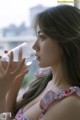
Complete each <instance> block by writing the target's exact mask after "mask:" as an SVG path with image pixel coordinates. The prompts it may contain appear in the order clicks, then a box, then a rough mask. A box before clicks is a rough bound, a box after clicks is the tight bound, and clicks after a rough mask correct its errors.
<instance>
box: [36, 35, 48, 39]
mask: <svg viewBox="0 0 80 120" xmlns="http://www.w3.org/2000/svg"><path fill="white" fill-rule="evenodd" d="M37 38H38V40H45V38H46V37H45V36H44V35H38V37H37Z"/></svg>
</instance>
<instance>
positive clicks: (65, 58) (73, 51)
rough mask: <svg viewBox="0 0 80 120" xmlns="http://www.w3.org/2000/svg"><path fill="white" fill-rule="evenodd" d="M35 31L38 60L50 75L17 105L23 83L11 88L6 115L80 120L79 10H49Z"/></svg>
mask: <svg viewBox="0 0 80 120" xmlns="http://www.w3.org/2000/svg"><path fill="white" fill-rule="evenodd" d="M35 31H36V35H37V40H36V42H35V44H34V45H33V49H34V50H35V51H36V59H37V60H38V62H39V66H40V67H51V72H50V73H49V74H48V75H47V76H44V77H41V78H38V79H36V80H35V81H33V82H32V83H31V84H30V86H29V88H28V90H27V91H26V93H25V94H24V95H23V97H22V98H21V100H19V101H18V102H17V103H16V105H15V101H16V97H17V93H18V90H19V88H20V84H21V83H20V82H18V84H17V85H16V87H15V88H16V90H14V89H13V87H12V88H10V89H9V90H8V92H7V99H6V106H7V111H8V112H12V113H13V118H15V120H80V10H79V9H78V8H76V7H73V6H69V5H61V6H56V7H52V8H49V9H47V10H45V11H43V12H42V13H40V14H38V15H37V17H36V20H35ZM23 76H24V75H23ZM19 79H21V77H20V78H19ZM12 91H13V96H12ZM11 96H12V97H11ZM9 101H10V102H9ZM14 116H15V117H14Z"/></svg>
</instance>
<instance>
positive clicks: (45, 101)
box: [15, 86, 80, 120]
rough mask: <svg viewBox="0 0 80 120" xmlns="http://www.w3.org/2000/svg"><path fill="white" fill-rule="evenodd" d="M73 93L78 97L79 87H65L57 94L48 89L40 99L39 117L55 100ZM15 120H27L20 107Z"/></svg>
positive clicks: (79, 93) (79, 94)
mask: <svg viewBox="0 0 80 120" xmlns="http://www.w3.org/2000/svg"><path fill="white" fill-rule="evenodd" d="M73 93H75V94H76V95H78V96H79V97H80V88H79V87H77V86H74V87H70V88H69V89H66V90H64V91H62V92H60V93H58V94H57V93H55V92H54V91H52V90H50V91H48V92H47V93H46V94H45V95H44V97H43V98H42V99H41V101H40V108H41V116H40V117H42V116H43V115H44V114H45V113H46V111H47V110H48V108H49V107H50V106H51V104H52V103H54V102H55V101H57V100H61V99H63V98H65V97H68V96H70V95H71V94H73ZM15 120H29V119H28V118H26V117H25V116H24V115H23V109H20V110H19V111H18V112H17V114H16V116H15Z"/></svg>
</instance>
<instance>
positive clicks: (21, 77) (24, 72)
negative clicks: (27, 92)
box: [13, 70, 28, 90]
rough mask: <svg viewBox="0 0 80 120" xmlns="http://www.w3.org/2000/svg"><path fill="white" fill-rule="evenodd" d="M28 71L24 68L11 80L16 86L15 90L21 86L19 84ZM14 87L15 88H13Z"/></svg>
mask: <svg viewBox="0 0 80 120" xmlns="http://www.w3.org/2000/svg"><path fill="white" fill-rule="evenodd" d="M27 73H28V70H25V71H23V73H21V74H19V75H18V76H17V77H16V78H15V80H14V81H13V83H14V84H13V85H14V86H15V85H16V86H17V90H18V89H19V88H20V86H21V84H22V81H23V78H24V76H25V75H26V74H27ZM15 89H16V88H15Z"/></svg>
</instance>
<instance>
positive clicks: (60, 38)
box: [15, 5, 80, 111]
mask: <svg viewBox="0 0 80 120" xmlns="http://www.w3.org/2000/svg"><path fill="white" fill-rule="evenodd" d="M37 25H39V27H40V29H41V30H42V31H43V33H45V34H46V35H48V36H49V37H50V38H54V37H55V38H56V40H57V42H58V43H59V44H60V46H61V47H62V49H63V52H64V55H65V61H66V64H67V68H68V73H69V76H70V78H71V82H72V84H73V85H77V86H79V87H80V10H79V9H78V8H76V7H73V6H70V5H60V6H56V7H52V8H49V9H47V10H45V11H43V12H41V13H39V14H38V15H37V17H36V20H35V24H34V27H35V30H36V27H37ZM51 78H52V73H50V74H49V75H48V76H46V77H43V78H39V79H36V80H35V81H34V82H32V83H31V85H30V87H29V90H28V91H27V93H25V94H24V95H23V99H22V101H21V102H20V103H19V104H18V105H17V106H16V108H15V111H16V110H18V109H19V108H21V107H23V106H25V105H26V104H27V103H29V102H30V101H31V100H33V99H34V98H35V97H37V96H38V95H39V94H40V93H41V92H42V91H43V90H44V88H45V87H46V85H47V83H48V82H49V81H50V80H51Z"/></svg>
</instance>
